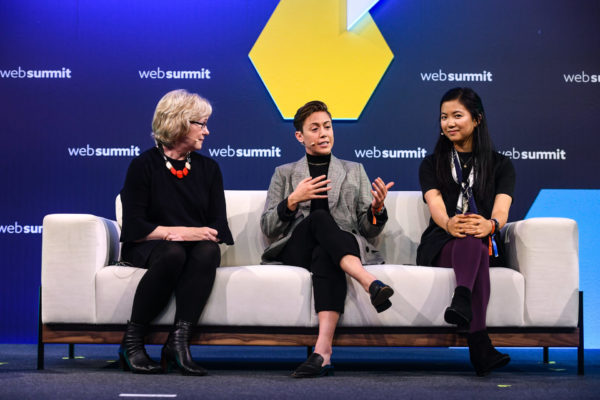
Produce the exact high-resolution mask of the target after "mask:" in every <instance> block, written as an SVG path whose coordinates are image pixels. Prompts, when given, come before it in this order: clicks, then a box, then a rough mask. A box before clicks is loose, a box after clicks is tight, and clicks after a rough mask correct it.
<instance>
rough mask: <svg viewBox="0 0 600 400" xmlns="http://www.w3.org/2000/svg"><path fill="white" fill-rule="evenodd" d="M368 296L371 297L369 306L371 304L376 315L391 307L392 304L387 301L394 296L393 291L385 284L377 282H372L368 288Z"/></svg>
mask: <svg viewBox="0 0 600 400" xmlns="http://www.w3.org/2000/svg"><path fill="white" fill-rule="evenodd" d="M369 294H370V295H371V304H373V307H375V310H377V312H378V313H380V312H382V311H385V310H387V309H388V308H390V307H391V306H392V303H391V302H390V301H389V300H388V299H389V298H390V297H392V295H393V294H394V289H392V288H391V287H390V286H388V285H386V284H385V283H383V282H381V281H379V280H376V281H373V283H371V285H370V286H369Z"/></svg>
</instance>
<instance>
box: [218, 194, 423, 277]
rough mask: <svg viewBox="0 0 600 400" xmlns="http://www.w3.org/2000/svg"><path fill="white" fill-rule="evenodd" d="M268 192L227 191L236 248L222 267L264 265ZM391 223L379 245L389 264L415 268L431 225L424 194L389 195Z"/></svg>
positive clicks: (227, 248)
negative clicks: (262, 218)
mask: <svg viewBox="0 0 600 400" xmlns="http://www.w3.org/2000/svg"><path fill="white" fill-rule="evenodd" d="M266 197H267V192H266V191H264V190H255V191H248V190H226V191H225V201H226V202H227V217H228V220H229V228H230V229H231V233H232V234H233V239H234V241H235V246H224V248H223V254H222V260H221V265H231V266H234V265H253V264H258V263H259V262H260V256H261V254H262V251H263V249H264V248H265V247H266V246H267V243H268V241H267V239H266V238H265V236H264V235H263V234H262V232H261V230H260V215H261V214H262V211H263V208H264V205H265V200H266ZM385 205H386V208H387V210H388V215H389V220H388V222H387V224H386V227H385V229H384V231H383V233H382V234H381V235H379V237H378V238H377V240H376V244H377V246H378V247H379V249H380V251H381V252H382V255H383V257H384V259H385V260H386V263H388V264H414V263H415V260H416V257H417V246H418V245H419V242H420V240H421V234H422V233H423V231H424V230H425V228H426V227H427V224H428V223H429V210H428V208H427V205H426V204H425V203H424V202H423V200H422V196H421V192H416V191H415V192H408V191H406V192H394V191H392V192H389V194H388V198H387V199H386V201H385Z"/></svg>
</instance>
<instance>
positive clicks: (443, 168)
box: [433, 87, 494, 199]
mask: <svg viewBox="0 0 600 400" xmlns="http://www.w3.org/2000/svg"><path fill="white" fill-rule="evenodd" d="M452 100H458V102H459V103H460V104H462V105H463V106H464V107H465V108H466V109H467V110H468V111H469V113H470V114H471V118H473V119H474V120H475V121H477V126H476V127H475V129H474V130H473V168H474V169H475V182H474V183H473V189H474V192H475V193H474V194H475V197H477V198H479V199H485V198H487V197H488V196H489V195H492V194H493V187H492V181H493V179H492V178H493V177H492V174H493V170H492V163H493V153H494V144H493V142H492V139H491V137H490V134H489V132H488V126H487V119H486V117H485V111H484V109H483V103H482V102H481V98H480V97H479V95H478V94H477V93H475V91H474V90H473V89H471V88H466V87H465V88H460V87H458V88H454V89H450V90H448V91H447V92H446V93H445V94H444V95H443V96H442V99H441V100H440V109H441V108H442V104H444V103H445V102H447V101H452ZM439 126H440V130H441V123H440V125H439ZM453 148H454V145H453V144H452V141H450V139H448V138H447V137H446V135H440V136H439V139H438V141H437V143H436V145H435V149H434V151H433V153H434V154H435V159H436V165H435V170H436V176H437V179H438V181H439V182H440V183H441V184H442V186H443V187H444V188H445V189H449V188H450V183H451V182H452V173H451V169H450V161H451V160H452V149H453Z"/></svg>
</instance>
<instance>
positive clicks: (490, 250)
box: [417, 88, 515, 376]
mask: <svg viewBox="0 0 600 400" xmlns="http://www.w3.org/2000/svg"><path fill="white" fill-rule="evenodd" d="M440 128H441V133H440V137H439V139H438V141H437V144H436V146H435V150H434V152H433V154H432V155H430V156H428V157H426V158H425V159H424V160H423V162H422V163H421V167H420V168H419V180H420V183H421V190H422V192H423V196H424V198H425V201H426V202H427V205H428V207H429V210H430V212H431V220H430V224H429V226H428V227H427V229H426V230H425V232H423V235H422V237H421V243H420V245H419V248H418V250H417V264H419V265H431V266H439V267H452V268H453V269H454V272H455V275H456V284H457V286H456V289H455V291H454V296H453V298H452V302H451V304H450V306H449V307H448V308H447V309H446V311H445V313H444V319H445V321H446V322H448V323H450V324H456V325H458V327H459V329H462V330H466V331H467V332H468V333H467V341H468V344H469V354H470V358H471V363H472V364H473V367H474V368H475V371H476V373H477V375H479V376H483V375H486V374H487V373H489V372H490V371H491V370H492V369H495V368H499V367H502V366H504V365H506V364H508V362H509V361H510V357H509V356H508V354H502V353H500V352H498V351H497V350H496V349H495V348H494V346H493V345H492V343H491V341H490V338H489V336H488V334H487V331H486V312H487V305H488V301H489V298H490V275H489V267H490V262H492V263H493V264H496V263H497V262H498V261H497V260H498V258H497V255H498V245H500V243H498V241H497V240H495V236H496V234H497V233H498V232H499V230H500V229H501V228H502V227H503V226H504V225H505V224H506V222H507V220H508V211H509V208H510V205H511V203H512V195H513V190H514V186H515V171H514V168H513V165H512V163H511V161H510V159H508V158H507V157H505V156H503V155H501V154H499V153H497V152H496V151H495V150H494V145H493V143H492V140H491V138H490V135H489V132H488V127H487V121H486V116H485V112H484V109H483V104H482V102H481V99H480V97H479V96H478V95H477V93H475V91H473V90H472V89H470V88H454V89H451V90H449V91H448V92H446V93H445V94H444V96H443V97H442V99H441V101H440Z"/></svg>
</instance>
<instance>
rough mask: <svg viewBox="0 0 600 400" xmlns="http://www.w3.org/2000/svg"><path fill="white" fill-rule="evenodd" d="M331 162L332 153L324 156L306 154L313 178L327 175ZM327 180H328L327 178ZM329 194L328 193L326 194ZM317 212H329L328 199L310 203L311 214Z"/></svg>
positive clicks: (309, 170)
mask: <svg viewBox="0 0 600 400" xmlns="http://www.w3.org/2000/svg"><path fill="white" fill-rule="evenodd" d="M330 161H331V153H329V154H327V155H324V156H313V155H310V154H308V153H307V154H306V162H308V172H309V173H310V176H311V177H312V178H316V177H317V176H321V175H325V176H326V177H327V171H328V170H329V162H330ZM325 179H327V178H325ZM325 193H327V192H325ZM315 210H325V211H327V212H329V203H328V202H327V199H313V200H311V201H310V212H313V211H315Z"/></svg>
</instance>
